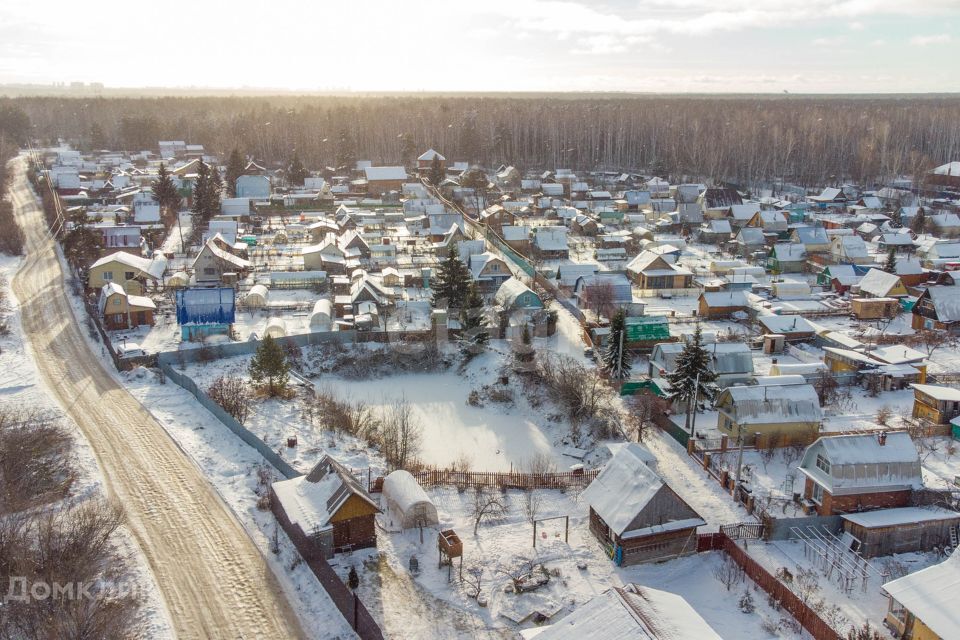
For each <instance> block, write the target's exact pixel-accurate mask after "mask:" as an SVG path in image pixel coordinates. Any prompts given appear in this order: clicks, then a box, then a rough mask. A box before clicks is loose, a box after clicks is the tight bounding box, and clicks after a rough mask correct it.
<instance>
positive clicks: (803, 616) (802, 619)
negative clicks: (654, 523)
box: [697, 532, 843, 640]
mask: <svg viewBox="0 0 960 640" xmlns="http://www.w3.org/2000/svg"><path fill="white" fill-rule="evenodd" d="M711 536H712V538H711V540H710V541H709V543H710V545H712V547H711V548H713V549H716V548H717V547H716V546H713V545H721V544H722V550H723V551H724V552H725V553H726V554H727V555H728V556H729V557H730V558H731V559H732V560H733V561H734V562H736V563H737V565H739V566H740V567H741V568H742V569H743V571H744V573H745V574H746V575H747V577H748V578H750V579H751V580H753V581H754V582H755V583H756V584H757V585H758V586H759V587H760V588H761V589H763V590H764V591H766V592H767V594H768V595H769V596H770V597H771V598H773V599H774V600H775V601H776V602H779V603H780V605H781V606H782V607H783V608H784V609H786V610H787V611H788V612H789V613H790V615H792V616H793V617H794V618H795V619H796V621H797V622H799V623H800V626H802V627H803V628H804V629H806V630H807V632H809V633H810V635H811V636H813V637H814V638H815V640H843V638H842V637H841V636H840V634H839V633H837V632H836V631H835V630H834V629H833V628H831V627H830V625H828V624H827V623H826V622H824V621H823V618H821V617H820V616H819V615H817V613H816V612H815V611H814V610H813V609H811V608H810V606H809V605H807V604H806V603H805V602H804V601H803V600H801V599H800V597H799V596H797V594H795V593H794V592H793V591H791V590H790V588H789V587H787V585H785V584H784V583H782V582H780V581H779V580H777V578H776V577H774V576H773V575H772V574H771V573H770V572H769V571H767V570H766V569H765V568H764V567H763V566H762V565H760V563H758V562H757V561H756V560H754V559H753V558H751V557H750V556H749V555H747V552H746V551H744V550H743V549H741V548H740V546H739V545H737V543H736V542H734V541H733V540H731V539H730V537H729V536H727V535H726V534H725V533H723V532H721V533H717V534H711ZM700 545H701V542H700V541H699V540H698V541H697V546H698V548H699V547H700Z"/></svg>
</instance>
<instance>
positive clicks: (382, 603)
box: [334, 487, 799, 639]
mask: <svg viewBox="0 0 960 640" xmlns="http://www.w3.org/2000/svg"><path fill="white" fill-rule="evenodd" d="M578 493H579V492H577V491H568V492H566V493H564V492H560V491H535V492H533V494H532V495H533V499H534V502H536V503H537V504H538V508H537V509H536V513H537V517H538V518H546V517H550V516H558V515H561V516H569V529H567V527H566V523H565V520H563V519H559V520H551V521H548V522H544V523H543V524H542V525H538V534H537V539H536V543H537V546H536V548H535V549H534V547H533V526H532V524H530V521H529V520H528V518H527V515H526V514H527V512H528V511H529V510H530V509H529V506H528V505H529V504H530V500H529V496H530V495H531V494H529V493H525V492H521V491H508V492H505V493H504V494H499V493H498V494H497V495H502V499H503V501H504V503H505V504H506V505H507V507H508V513H507V515H505V516H504V517H501V518H499V519H497V520H490V521H488V522H483V523H481V524H480V526H479V527H478V528H477V534H476V535H474V532H473V530H474V520H473V518H472V512H473V501H474V491H473V490H472V489H467V490H465V491H464V492H462V493H459V492H458V491H457V490H456V489H455V488H452V487H450V488H446V487H444V488H434V489H430V490H428V494H429V495H430V497H431V499H432V500H433V501H434V503H435V504H436V506H437V510H438V514H439V517H440V526H441V528H453V529H455V530H456V532H457V534H458V535H459V537H460V539H461V540H462V542H463V548H464V552H463V553H464V557H463V576H464V578H465V579H464V580H463V581H461V579H460V577H459V573H460V572H459V567H460V564H459V559H456V560H454V565H453V567H452V569H451V568H450V567H448V566H443V567H438V553H437V542H436V540H437V529H424V531H423V542H422V543H421V542H420V531H419V530H417V529H409V530H407V531H405V532H402V533H384V532H381V533H380V535H379V536H378V549H379V557H377V558H374V559H371V558H370V556H369V554H364V553H358V554H354V556H338V557H337V558H336V559H335V560H334V563H335V564H336V565H337V566H338V573H341V574H346V573H347V572H348V571H349V567H350V566H351V565H353V566H356V567H357V569H358V571H359V572H360V576H361V582H360V589H359V593H360V596H361V598H362V599H363V601H364V602H365V603H366V604H367V606H368V607H370V608H371V610H372V611H373V613H374V615H375V616H376V617H377V618H378V619H379V620H380V621H381V622H382V623H383V624H384V628H385V630H387V632H388V633H389V632H390V630H393V631H394V632H397V633H400V632H401V631H402V633H401V635H402V636H403V637H411V638H434V637H441V636H443V634H444V633H447V635H446V636H443V637H450V629H451V628H452V629H455V630H456V633H457V634H461V637H462V635H468V636H469V637H515V636H514V635H512V633H511V632H515V631H516V630H518V629H523V628H530V627H534V626H536V624H537V623H536V622H535V620H537V619H539V617H538V615H537V614H541V615H543V616H547V617H548V618H549V620H548V621H547V622H546V623H549V622H557V621H559V620H560V619H562V617H563V616H565V615H566V614H567V613H569V612H570V611H571V610H573V608H575V607H576V606H579V605H581V604H583V603H584V602H586V601H587V600H589V599H590V598H592V597H593V596H595V595H598V594H600V593H603V592H604V591H605V590H607V589H609V588H611V587H614V586H621V585H623V584H626V583H631V582H634V583H638V584H641V585H644V586H648V587H652V588H656V589H662V590H665V591H669V592H672V593H677V594H679V595H681V596H683V597H684V598H686V599H687V600H688V601H689V602H690V604H691V605H692V606H693V607H694V608H695V609H696V610H697V611H698V613H700V614H701V615H702V616H703V617H704V619H706V621H707V622H708V623H709V624H710V625H711V626H713V627H714V629H716V630H717V632H718V633H719V634H721V635H722V636H723V637H729V638H734V637H750V638H760V639H765V638H772V637H779V638H793V637H799V636H797V635H795V634H793V633H792V632H790V631H784V630H782V629H781V630H780V631H778V632H776V633H772V634H771V633H768V632H766V631H764V623H765V621H769V622H767V626H768V627H771V625H772V627H776V626H778V625H779V623H780V620H781V618H784V617H785V618H787V619H789V615H788V614H785V613H782V612H776V611H774V610H773V609H772V608H771V607H770V606H769V605H767V603H766V598H765V596H764V594H763V593H762V592H757V591H755V590H754V588H753V586H752V583H741V584H739V585H738V586H737V587H736V589H738V590H735V591H731V593H730V594H729V597H718V594H719V593H721V592H722V590H723V589H724V587H723V585H722V584H721V583H720V582H718V581H717V579H716V578H715V577H714V576H713V573H714V569H716V568H718V567H719V566H721V565H722V564H723V557H724V556H723V555H722V554H720V553H708V554H701V555H699V556H691V557H686V558H681V559H678V560H672V561H669V562H665V563H659V564H652V565H642V566H638V567H631V568H626V569H620V568H618V567H616V566H615V565H614V564H613V563H612V562H611V561H610V559H609V558H608V557H607V556H606V554H605V553H604V551H603V549H602V547H601V546H600V544H599V543H598V542H597V541H596V539H595V538H594V537H593V535H592V534H591V533H590V531H589V528H588V522H589V521H588V515H587V506H586V505H585V504H583V503H582V501H580V500H579V497H578ZM567 534H568V536H569V537H568V541H565V536H566V535H567ZM411 557H415V558H416V560H417V563H418V565H419V572H418V573H416V574H414V573H412V572H411V570H410V558H411ZM540 565H543V567H544V568H545V569H546V572H547V574H548V575H549V581H547V582H546V584H543V585H542V586H540V587H539V588H537V589H535V590H533V591H529V592H525V593H522V594H516V593H511V592H509V591H510V589H512V586H513V584H514V578H518V577H521V576H522V575H523V574H525V573H531V574H532V575H534V576H539V575H542V573H541V571H540V569H539V566H540ZM531 568H532V569H531ZM448 575H449V576H450V581H448ZM478 579H479V591H480V592H481V593H482V594H483V595H482V596H481V597H480V598H479V599H478V598H477V597H476V595H475V594H476V592H477V583H478ZM543 580H544V579H543V578H541V579H540V580H539V581H540V582H543ZM525 582H526V583H529V581H525ZM747 589H749V590H750V591H751V594H752V599H753V601H754V606H755V607H756V609H755V611H754V612H753V613H750V614H747V613H743V612H741V611H740V610H739V608H738V601H739V599H740V597H741V596H742V595H743V592H744V591H745V590H747ZM411 590H419V591H420V594H421V595H420V597H419V598H417V599H416V600H418V601H419V602H432V603H433V604H432V605H431V606H430V607H428V608H427V610H423V608H422V605H420V606H418V608H417V615H416V616H410V615H407V616H405V617H402V616H401V614H400V613H399V612H397V611H396V610H395V608H394V607H393V606H392V605H391V603H392V602H394V601H396V599H397V598H399V601H400V602H403V601H406V600H409V599H410V595H409V594H410V592H411ZM718 590H720V591H718ZM451 612H453V613H451ZM438 618H439V619H441V620H443V621H444V623H445V624H444V627H441V629H445V630H440V629H437V628H435V627H434V626H433V625H434V624H435V622H436V621H437V619H438ZM400 624H404V625H406V626H405V627H403V628H402V629H401V628H400V627H399V626H398V625H400ZM478 624H479V625H481V626H482V627H485V628H487V629H488V631H486V632H485V633H486V636H484V635H482V634H481V635H476V634H474V635H471V634H470V633H467V631H466V630H467V629H468V628H470V627H476V626H477V625H478ZM496 632H500V633H496Z"/></svg>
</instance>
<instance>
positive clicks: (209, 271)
mask: <svg viewBox="0 0 960 640" xmlns="http://www.w3.org/2000/svg"><path fill="white" fill-rule="evenodd" d="M203 275H205V276H215V275H217V270H216V269H214V268H213V267H204V268H203Z"/></svg>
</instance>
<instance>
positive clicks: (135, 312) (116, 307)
mask: <svg viewBox="0 0 960 640" xmlns="http://www.w3.org/2000/svg"><path fill="white" fill-rule="evenodd" d="M98 308H99V310H100V317H101V318H102V319H103V326H104V328H105V329H106V330H107V331H113V330H116V329H134V328H136V327H139V326H141V325H152V324H153V313H154V312H155V311H156V310H157V305H156V304H154V302H153V300H151V299H150V298H147V297H146V296H137V295H128V294H127V292H126V291H124V290H123V287H121V286H120V285H119V284H117V283H116V282H108V283H107V284H105V285H104V286H103V289H101V291H100V298H99V301H98Z"/></svg>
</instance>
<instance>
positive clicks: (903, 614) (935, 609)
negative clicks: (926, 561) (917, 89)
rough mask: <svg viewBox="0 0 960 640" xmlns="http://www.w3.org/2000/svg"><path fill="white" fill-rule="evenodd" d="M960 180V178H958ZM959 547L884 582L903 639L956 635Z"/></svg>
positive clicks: (891, 619) (890, 622)
mask: <svg viewBox="0 0 960 640" xmlns="http://www.w3.org/2000/svg"><path fill="white" fill-rule="evenodd" d="M958 179H960V178H958ZM958 584H960V549H954V551H953V553H952V554H951V555H950V557H948V558H947V559H946V560H944V561H943V562H941V563H940V564H936V565H933V566H932V567H927V568H926V569H921V570H920V571H917V572H915V573H911V574H909V575H906V576H903V577H902V578H897V579H896V580H892V581H890V582H888V583H886V584H884V585H883V590H884V591H885V592H886V593H887V596H888V597H889V604H888V608H887V616H886V618H885V619H884V622H885V623H886V625H887V626H888V627H889V628H890V630H891V631H892V632H893V633H894V636H895V637H897V638H902V639H903V640H946V639H947V638H955V637H957V629H960V607H957V585H958Z"/></svg>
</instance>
